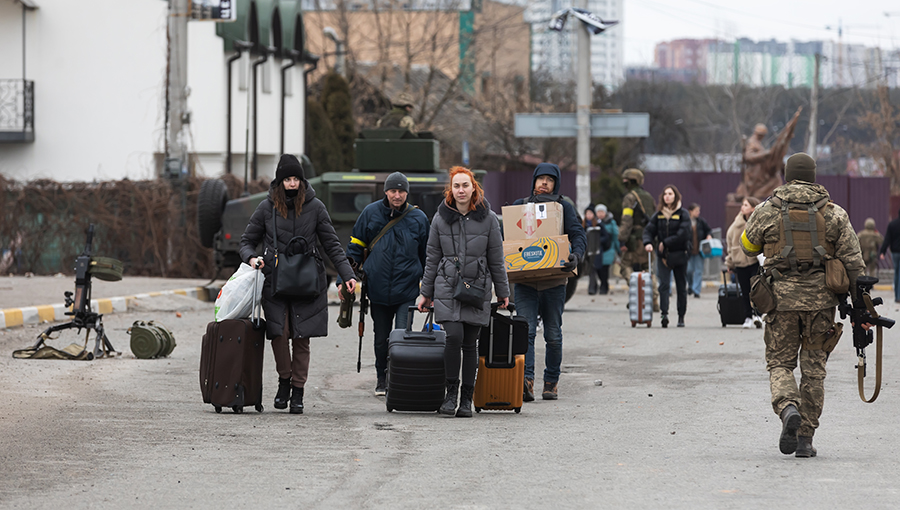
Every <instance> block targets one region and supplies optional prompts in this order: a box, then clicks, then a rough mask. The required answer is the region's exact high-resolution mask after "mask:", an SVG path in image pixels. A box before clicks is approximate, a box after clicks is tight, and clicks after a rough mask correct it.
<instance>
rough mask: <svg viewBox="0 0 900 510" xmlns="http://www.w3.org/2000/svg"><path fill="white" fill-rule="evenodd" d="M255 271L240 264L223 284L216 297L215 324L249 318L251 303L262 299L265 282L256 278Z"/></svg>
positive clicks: (260, 278) (261, 278)
mask: <svg viewBox="0 0 900 510" xmlns="http://www.w3.org/2000/svg"><path fill="white" fill-rule="evenodd" d="M257 271H258V270H257V269H253V268H252V267H250V266H249V265H247V264H241V267H239V268H238V270H237V271H235V272H234V274H233V275H231V278H229V279H228V281H227V282H225V285H223V286H222V290H220V291H219V295H218V296H217V297H216V322H221V321H224V320H228V319H249V318H250V314H251V312H252V311H253V303H257V302H259V300H260V298H261V297H262V288H263V283H264V282H265V278H264V277H261V276H260V277H259V278H257V276H256V273H257ZM254 287H255V288H254Z"/></svg>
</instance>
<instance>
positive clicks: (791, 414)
mask: <svg viewBox="0 0 900 510" xmlns="http://www.w3.org/2000/svg"><path fill="white" fill-rule="evenodd" d="M800 421H801V419H800V413H799V412H798V411H797V408H796V407H795V406H794V404H788V406H787V407H785V408H784V409H783V410H782V411H781V424H782V426H781V437H780V438H779V440H778V447H779V448H780V449H781V453H783V454H785V455H790V454H792V453H794V452H795V451H797V431H798V430H800ZM811 446H812V443H810V447H811Z"/></svg>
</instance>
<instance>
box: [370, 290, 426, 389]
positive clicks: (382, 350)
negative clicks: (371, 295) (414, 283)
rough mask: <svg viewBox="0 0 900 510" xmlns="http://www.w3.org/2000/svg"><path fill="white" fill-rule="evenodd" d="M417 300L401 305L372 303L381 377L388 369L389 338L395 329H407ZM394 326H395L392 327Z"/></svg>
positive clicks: (376, 370)
mask: <svg viewBox="0 0 900 510" xmlns="http://www.w3.org/2000/svg"><path fill="white" fill-rule="evenodd" d="M415 304H416V301H415V300H412V301H410V302H408V303H403V304H400V305H390V306H388V305H379V304H376V303H371V308H369V310H371V312H372V322H373V323H375V325H374V326H373V329H374V330H375V373H376V374H378V378H379V379H383V378H384V374H385V370H387V357H388V339H389V338H390V336H391V330H393V329H406V324H407V323H408V322H409V312H408V310H409V307H410V306H414V305H415ZM391 326H393V327H391Z"/></svg>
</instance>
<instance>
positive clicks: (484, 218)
mask: <svg viewBox="0 0 900 510" xmlns="http://www.w3.org/2000/svg"><path fill="white" fill-rule="evenodd" d="M444 196H445V197H446V200H444V201H442V202H441V204H440V206H438V211H437V214H435V215H434V219H433V220H432V221H431V232H430V233H429V235H428V247H427V249H426V259H425V275H424V276H423V277H422V288H421V293H422V296H421V297H420V298H419V303H418V304H419V310H420V311H425V308H427V307H429V306H432V305H433V306H434V320H435V322H438V323H440V324H441V326H442V327H443V328H444V331H446V333H447V343H446V346H445V347H444V371H445V373H446V377H447V392H446V396H445V398H444V403H443V405H441V409H440V412H441V414H446V415H450V416H453V415H456V416H460V417H465V418H470V417H471V416H472V395H473V394H474V393H475V374H476V371H477V370H478V347H477V341H478V333H479V332H480V331H481V328H482V326H487V324H488V321H489V319H490V313H491V306H490V302H491V286H492V285H493V288H494V292H495V293H496V294H497V299H498V300H499V301H500V307H501V308H506V306H507V305H508V304H509V282H508V281H507V279H506V267H505V266H504V265H503V238H502V237H501V235H500V222H499V221H497V217H496V216H495V215H494V213H493V212H491V209H490V204H488V202H487V200H485V199H484V190H482V189H481V185H479V184H478V181H476V180H475V175H473V174H472V171H471V170H469V169H468V168H463V167H461V166H455V167H453V168H451V169H450V182H449V184H448V185H447V188H446V189H445V190H444ZM464 289H465V290H464ZM460 350H461V351H462V359H461V360H460ZM460 361H461V362H462V392H461V395H460V397H459V409H458V410H457V408H456V401H457V394H458V392H459V388H460Z"/></svg>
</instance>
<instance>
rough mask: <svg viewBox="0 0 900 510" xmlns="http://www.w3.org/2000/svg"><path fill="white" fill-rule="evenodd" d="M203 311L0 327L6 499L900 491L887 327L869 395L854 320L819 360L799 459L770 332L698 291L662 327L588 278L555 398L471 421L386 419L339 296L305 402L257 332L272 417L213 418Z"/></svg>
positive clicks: (304, 503) (164, 301) (285, 501)
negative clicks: (634, 322) (149, 339)
mask: <svg viewBox="0 0 900 510" xmlns="http://www.w3.org/2000/svg"><path fill="white" fill-rule="evenodd" d="M17 291H18V292H28V289H27V288H25V287H19V288H18V290H17ZM129 292H132V291H130V290H128V289H124V288H123V289H122V291H121V292H118V294H120V295H121V294H127V293H129ZM26 297H27V296H23V297H22V299H23V300H24V299H26ZM885 297H888V296H887V295H886V293H885ZM33 304H34V303H33ZM212 307H213V305H212V304H211V303H202V302H199V301H196V300H193V299H190V298H186V297H183V296H165V297H160V298H156V299H154V300H150V301H149V302H146V301H145V302H142V303H141V304H140V306H139V307H138V308H136V309H135V310H134V311H129V312H127V313H124V314H116V315H111V316H109V317H107V318H106V320H105V323H106V325H107V331H108V332H109V336H110V339H111V341H112V343H113V344H114V345H115V346H116V347H117V348H119V349H120V350H122V351H123V352H124V354H123V356H121V357H120V358H116V359H102V360H95V361H91V362H84V361H82V362H69V361H36V360H35V361H24V360H14V359H12V358H11V357H10V353H11V352H12V350H13V349H17V348H21V347H25V346H27V345H29V344H30V343H31V342H32V341H33V339H34V338H35V337H36V335H37V334H38V332H39V331H40V328H39V327H37V326H31V327H25V328H18V329H10V330H6V331H0V352H2V353H4V355H3V356H2V357H0V402H2V403H3V404H4V405H3V410H2V413H0V508H54V509H58V508H66V509H68V508H101V509H106V508H110V509H112V508H154V509H156V508H210V509H213V508H215V509H218V508H302V509H308V508H341V509H343V508H416V509H418V508H466V509H473V508H533V509H540V508H554V509H566V508H627V509H634V508H637V509H644V508H646V509H659V508H667V509H668V508H674V509H696V508H710V509H722V508H770V507H771V508H815V509H823V508H876V509H877V508H897V507H898V506H900V487H898V484H897V482H896V476H897V475H896V474H897V472H898V470H900V460H898V443H900V439H898V438H897V416H898V415H900V384H898V378H900V367H898V365H897V359H898V354H897V353H898V347H897V345H896V342H895V339H896V338H897V333H898V332H889V333H888V334H887V335H886V342H885V344H886V345H885V352H884V372H885V374H884V388H883V390H882V395H881V397H880V398H879V399H878V401H877V402H876V403H875V404H871V405H869V404H864V403H862V402H861V401H860V399H859V397H858V395H857V389H856V372H855V370H854V365H855V363H856V359H855V353H854V350H853V348H852V341H851V338H850V335H849V328H847V330H846V331H847V333H845V336H844V338H843V339H842V340H841V343H840V345H839V346H838V348H837V350H836V351H835V353H834V354H833V355H832V357H831V361H830V362H829V365H828V368H829V375H828V379H827V381H826V391H827V401H826V406H825V412H824V415H823V416H822V419H821V427H820V429H819V433H818V435H816V438H815V445H816V447H817V448H818V451H819V456H818V457H817V458H814V459H797V458H795V457H793V456H786V455H782V454H781V453H779V451H778V446H777V443H778V435H779V432H780V423H779V421H778V419H777V417H776V416H775V414H774V413H773V412H772V410H771V406H770V403H769V387H768V377H767V373H766V371H765V363H764V361H763V341H762V330H756V329H752V330H745V329H741V328H739V327H734V326H731V327H728V328H724V329H723V328H722V327H721V326H720V324H719V320H718V315H717V312H716V298H715V294H714V292H711V291H706V292H705V293H704V295H703V297H702V298H701V299H694V298H691V299H690V302H689V310H688V316H687V321H686V322H687V327H686V328H683V329H680V328H678V329H677V328H669V329H665V330H664V329H661V328H659V326H658V324H657V323H658V317H656V318H655V319H656V320H655V321H654V322H655V323H654V325H653V327H652V328H646V327H637V328H634V329H632V328H631V326H630V323H629V322H628V320H627V311H626V309H625V293H624V292H621V291H620V292H618V293H617V294H615V295H612V296H603V297H598V296H587V295H586V294H585V293H584V288H583V287H582V290H581V291H580V292H579V294H578V295H576V296H575V297H574V298H573V299H572V300H571V301H570V302H569V304H568V305H567V307H566V313H565V315H564V324H565V326H564V356H563V375H562V379H561V381H560V385H559V391H560V399H559V400H558V401H555V402H554V401H541V400H540V397H538V400H537V401H536V402H534V403H529V404H526V405H525V407H524V409H523V411H522V413H521V414H514V413H512V412H483V413H481V414H478V415H476V416H475V417H474V418H472V419H460V418H444V417H441V416H438V415H436V414H404V413H396V412H395V413H390V414H389V413H387V412H386V411H385V408H384V401H383V399H382V398H378V397H375V396H373V393H372V390H373V388H374V385H375V376H374V368H373V354H372V340H371V331H372V326H371V322H369V323H368V326H367V330H368V332H369V333H367V338H366V341H365V345H364V351H363V352H364V358H363V359H364V363H363V372H362V373H361V374H357V373H356V370H355V367H356V352H357V337H356V336H355V331H356V330H355V327H354V328H351V329H346V330H341V329H338V328H337V325H336V324H335V323H334V321H335V317H336V307H331V308H330V309H329V316H330V320H329V324H330V326H329V328H330V331H331V335H330V336H329V337H327V338H320V339H314V340H313V344H312V364H311V370H310V378H309V382H308V383H307V387H306V399H305V402H306V414H304V415H301V416H297V415H289V414H287V413H286V412H285V411H276V410H274V409H273V408H272V406H271V401H272V397H273V396H274V393H275V387H276V380H277V376H276V374H275V372H274V363H273V361H272V358H271V351H270V349H269V348H268V347H267V352H266V366H265V371H266V372H265V374H266V375H265V382H266V388H265V390H264V394H265V406H266V409H265V412H263V413H262V414H257V413H256V412H253V411H251V410H250V408H248V412H247V413H245V414H241V415H236V414H232V413H231V412H229V411H223V413H222V414H216V413H215V412H214V411H213V408H212V406H210V405H204V404H203V403H202V401H201V397H200V391H199V382H198V373H197V368H198V361H199V355H200V338H201V336H202V334H203V332H204V331H205V328H206V324H207V322H208V321H209V320H210V319H211V318H212V315H213V311H212ZM883 308H884V310H883V313H884V314H886V315H889V316H894V317H900V311H898V310H897V309H896V307H895V306H894V305H893V303H892V304H891V306H890V307H883ZM176 311H177V312H180V313H181V314H182V316H181V318H178V317H176V315H175V313H176ZM138 319H144V320H149V319H153V320H156V321H159V322H161V323H163V324H165V325H167V326H169V327H170V328H171V329H172V331H173V332H174V334H175V337H176V339H177V342H178V346H177V347H176V348H175V351H174V352H173V354H172V356H171V357H170V358H167V359H158V360H138V359H135V358H134V357H133V356H132V355H131V353H130V352H129V351H128V344H129V342H128V336H127V335H126V332H125V331H126V329H127V328H128V327H129V326H130V325H131V323H132V322H133V321H135V320H138ZM420 321H421V318H419V322H420ZM71 341H75V336H74V334H73V333H70V334H69V336H66V337H64V338H61V339H59V340H56V341H55V343H54V345H56V346H58V347H63V346H65V345H68V344H69V343H70V342H71ZM538 345H539V349H538V354H539V356H538V359H539V361H538V367H537V368H538V373H539V374H540V371H541V370H542V369H543V349H542V347H541V345H542V343H541V342H538ZM874 352H875V349H874V348H871V349H869V353H870V360H874ZM598 381H599V382H602V385H598V384H599V382H598ZM867 383H868V384H869V387H868V391H870V392H871V385H872V384H873V383H874V372H873V371H870V377H869V378H868V379H867ZM540 384H541V381H540V377H539V378H538V381H537V385H540Z"/></svg>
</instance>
